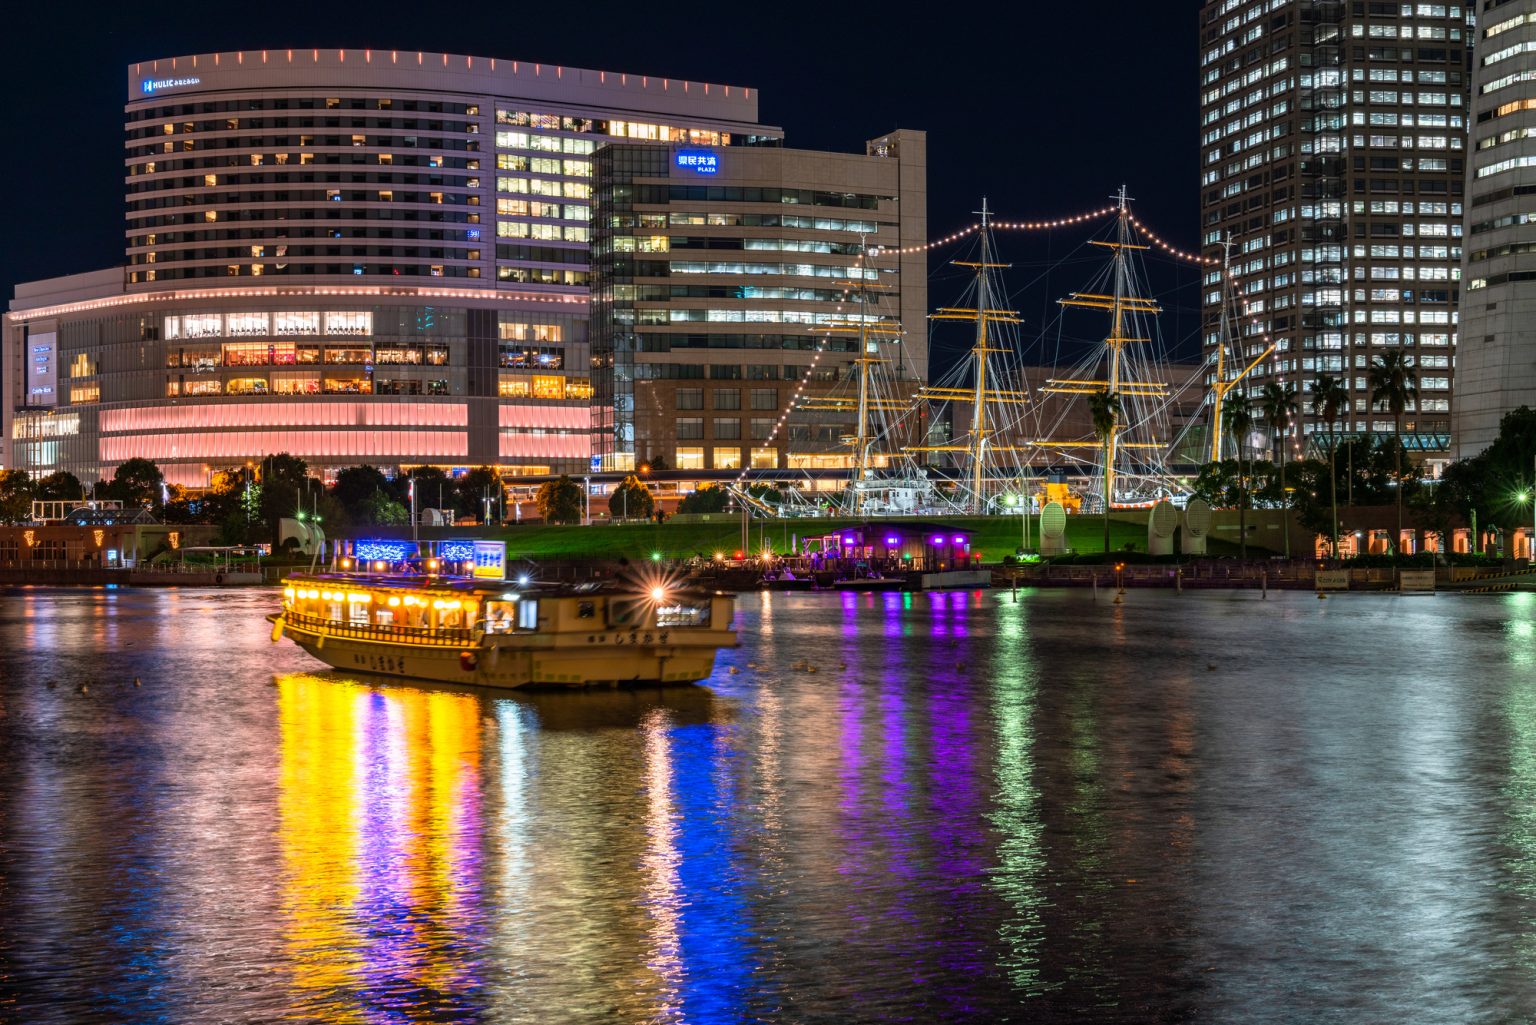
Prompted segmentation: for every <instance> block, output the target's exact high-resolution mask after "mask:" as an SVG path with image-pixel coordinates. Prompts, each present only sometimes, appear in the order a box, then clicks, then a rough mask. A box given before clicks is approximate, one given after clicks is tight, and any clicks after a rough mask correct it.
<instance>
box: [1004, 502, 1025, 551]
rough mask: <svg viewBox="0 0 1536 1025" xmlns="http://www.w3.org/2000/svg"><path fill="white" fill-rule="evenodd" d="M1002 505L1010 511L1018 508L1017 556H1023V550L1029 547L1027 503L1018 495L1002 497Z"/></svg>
mask: <svg viewBox="0 0 1536 1025" xmlns="http://www.w3.org/2000/svg"><path fill="white" fill-rule="evenodd" d="M1003 504H1004V505H1006V506H1008V508H1010V509H1012V508H1013V507H1014V506H1018V507H1019V554H1020V555H1022V554H1024V549H1026V548H1028V547H1029V535H1028V533H1027V531H1028V530H1029V501H1028V500H1027V499H1023V498H1020V497H1019V496H1018V495H1005V496H1003Z"/></svg>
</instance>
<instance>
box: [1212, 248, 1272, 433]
mask: <svg viewBox="0 0 1536 1025" xmlns="http://www.w3.org/2000/svg"><path fill="white" fill-rule="evenodd" d="M1234 245H1236V242H1235V241H1234V240H1233V238H1232V235H1231V233H1230V232H1229V233H1228V234H1227V237H1226V238H1225V239H1223V240H1222V242H1221V247H1222V257H1221V321H1220V326H1219V328H1218V331H1217V336H1216V379H1215V381H1213V382H1212V383H1211V462H1213V463H1215V462H1219V461H1220V460H1221V441H1222V438H1221V434H1222V422H1221V406H1222V403H1223V402H1225V401H1226V398H1227V393H1228V392H1230V391H1232V389H1234V388H1236V387H1237V386H1238V384H1239V382H1241V381H1242V380H1243V378H1245V377H1247V376H1248V375H1249V373H1251V372H1252V371H1253V368H1254V367H1256V366H1258V365H1259V364H1260V363H1261V362H1263V361H1264V359H1265V358H1266V357H1268V356H1269V354H1270V353H1272V352H1274V351H1275V346H1274V344H1273V343H1271V344H1270V345H1269V347H1268V348H1266V349H1265V350H1264V351H1263V352H1261V353H1259V355H1258V356H1257V357H1256V358H1255V359H1254V360H1253V362H1251V363H1249V364H1248V365H1247V366H1246V367H1244V368H1243V371H1242V373H1240V374H1238V375H1237V376H1236V377H1234V378H1232V380H1230V381H1228V380H1227V379H1226V352H1227V347H1228V346H1229V345H1230V346H1231V347H1232V355H1233V356H1234V357H1237V358H1238V359H1241V357H1242V346H1241V345H1240V344H1239V342H1238V337H1237V325H1236V324H1234V323H1233V318H1232V306H1233V304H1234V303H1235V302H1236V301H1237V296H1236V294H1235V293H1234V292H1233V289H1232V285H1233V279H1232V247H1233V246H1234ZM1234 362H1236V361H1235V360H1234ZM1238 444H1239V445H1241V444H1242V439H1241V438H1239V439H1238Z"/></svg>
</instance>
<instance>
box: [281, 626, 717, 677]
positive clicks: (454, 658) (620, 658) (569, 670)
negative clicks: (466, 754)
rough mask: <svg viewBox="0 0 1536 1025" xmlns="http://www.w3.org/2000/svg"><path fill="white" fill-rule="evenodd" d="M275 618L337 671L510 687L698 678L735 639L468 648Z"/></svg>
mask: <svg viewBox="0 0 1536 1025" xmlns="http://www.w3.org/2000/svg"><path fill="white" fill-rule="evenodd" d="M270 618H271V619H272V621H273V624H274V626H273V639H274V640H276V639H278V637H280V636H286V637H287V638H288V639H289V640H291V641H293V643H295V644H297V645H298V646H299V647H300V648H302V649H303V650H304V651H305V652H307V653H308V654H309V655H310V656H312V657H313V658H316V659H318V660H319V661H321V662H324V663H325V664H326V665H328V666H331V667H332V668H334V669H339V670H343V671H346V672H358V673H373V674H378V675H382V676H392V677H396V678H399V679H403V680H433V681H436V682H439V683H453V684H462V685H468V686H478V687H492V688H499V689H507V690H514V689H517V688H522V687H542V688H560V687H574V688H581V687H601V686H610V687H611V686H620V685H628V686H634V685H661V684H688V683H697V682H699V681H700V680H705V679H708V678H709V676H710V675H711V674H712V673H713V672H714V668H715V653H716V651H717V650H718V649H719V648H721V647H732V646H734V644H735V636H734V634H732V633H731V632H730V631H710V632H709V634H708V635H707V636H697V635H696V636H692V637H690V638H688V640H689V642H691V643H681V644H678V643H670V644H659V643H646V638H647V636H654V634H651V635H647V634H639V635H635V634H625V633H612V632H609V633H600V634H591V635H586V636H585V637H582V638H572V639H571V642H567V643H560V644H545V645H540V646H512V645H509V644H505V643H496V641H495V640H490V641H482V642H481V643H479V644H473V645H468V646H465V647H455V646H448V645H416V644H396V643H390V642H388V641H381V640H372V639H366V638H358V637H343V636H336V635H334V634H326V633H322V632H317V631H314V630H310V629H306V628H303V627H299V626H296V625H294V624H291V623H285V622H284V621H283V620H282V617H279V616H273V617H270ZM632 637H633V638H634V640H633V641H631V638H632ZM562 640H564V639H562ZM581 641H585V642H586V643H579V642H581Z"/></svg>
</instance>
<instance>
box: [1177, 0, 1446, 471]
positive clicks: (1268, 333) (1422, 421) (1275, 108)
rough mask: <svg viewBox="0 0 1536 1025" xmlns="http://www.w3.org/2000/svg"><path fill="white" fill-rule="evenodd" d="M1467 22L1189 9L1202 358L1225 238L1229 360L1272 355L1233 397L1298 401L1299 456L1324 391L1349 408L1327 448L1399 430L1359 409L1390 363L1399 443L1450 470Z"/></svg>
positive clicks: (1224, 1) (1439, 14) (1274, 9)
mask: <svg viewBox="0 0 1536 1025" xmlns="http://www.w3.org/2000/svg"><path fill="white" fill-rule="evenodd" d="M1472 14H1473V12H1472V10H1471V9H1470V8H1469V7H1467V6H1466V5H1463V4H1442V3H1382V2H1375V0H1372V2H1360V0H1209V2H1208V3H1207V4H1206V5H1205V7H1204V8H1203V10H1202V11H1201V16H1200V43H1201V47H1200V49H1201V57H1200V83H1201V103H1200V117H1201V149H1200V154H1201V176H1200V187H1201V192H1200V212H1201V243H1202V246H1203V248H1202V252H1203V253H1204V254H1205V255H1206V256H1207V257H1208V258H1210V259H1211V260H1212V261H1213V264H1212V266H1211V267H1210V268H1209V269H1208V270H1207V272H1206V275H1205V278H1204V289H1203V298H1202V305H1203V308H1204V312H1205V317H1204V323H1205V325H1206V326H1205V348H1206V352H1207V354H1208V355H1211V356H1212V357H1214V353H1215V349H1216V346H1217V345H1218V344H1219V342H1220V338H1221V330H1220V322H1221V310H1222V291H1223V290H1222V287H1221V284H1222V282H1221V275H1222V273H1223V272H1222V270H1221V265H1222V260H1223V257H1224V255H1225V250H1224V245H1225V243H1226V242H1228V240H1230V241H1231V243H1232V247H1231V256H1230V266H1231V274H1232V275H1233V279H1234V280H1233V286H1234V288H1233V291H1234V292H1235V296H1236V301H1237V303H1238V305H1239V312H1240V316H1239V317H1238V318H1237V320H1236V325H1237V338H1236V339H1234V340H1233V343H1232V345H1231V348H1229V350H1228V356H1229V357H1231V356H1236V357H1238V358H1240V359H1241V363H1240V364H1239V365H1240V366H1242V365H1246V364H1247V362H1248V361H1249V360H1252V359H1254V358H1256V357H1259V356H1260V354H1261V353H1263V352H1264V351H1265V349H1266V348H1267V346H1268V345H1269V344H1270V342H1273V344H1274V346H1275V349H1274V352H1273V353H1272V354H1270V355H1269V356H1268V357H1267V358H1265V359H1263V360H1261V361H1260V363H1259V365H1258V366H1257V367H1256V368H1255V369H1254V371H1253V373H1252V374H1251V375H1250V376H1249V378H1248V379H1247V380H1246V381H1245V384H1244V390H1246V391H1247V393H1248V394H1249V395H1252V394H1254V393H1255V392H1256V391H1257V390H1258V389H1260V388H1262V387H1263V386H1264V385H1265V384H1266V383H1269V382H1280V383H1289V384H1292V385H1294V386H1295V387H1296V389H1297V391H1298V393H1299V394H1300V397H1301V400H1302V416H1301V417H1300V418H1299V421H1300V422H1299V424H1296V425H1293V426H1292V428H1291V429H1290V434H1291V437H1290V438H1289V439H1288V440H1287V442H1286V443H1287V444H1289V445H1292V446H1294V448H1293V449H1292V452H1291V454H1292V455H1294V454H1296V451H1297V450H1304V448H1305V444H1304V439H1305V437H1306V436H1307V435H1310V434H1312V433H1313V432H1314V431H1321V430H1326V429H1327V428H1326V427H1325V426H1324V425H1322V424H1321V423H1320V422H1319V420H1318V419H1317V417H1316V416H1315V411H1314V410H1313V409H1312V407H1311V403H1310V400H1309V385H1310V383H1311V382H1312V381H1313V380H1314V379H1315V378H1316V377H1317V375H1318V374H1320V373H1326V374H1333V375H1336V376H1338V377H1339V378H1340V379H1341V380H1342V381H1343V383H1344V385H1345V386H1346V387H1347V388H1348V389H1349V392H1350V397H1351V401H1350V412H1349V414H1348V415H1347V416H1346V418H1345V419H1344V420H1342V421H1341V422H1340V423H1339V424H1338V425H1337V429H1338V430H1339V431H1342V432H1345V433H1357V432H1366V431H1376V432H1381V433H1391V432H1392V431H1393V430H1394V424H1393V422H1392V417H1391V416H1390V415H1388V414H1387V413H1385V412H1384V411H1381V410H1379V409H1372V407H1371V402H1370V387H1369V384H1368V377H1369V373H1370V366H1371V364H1372V363H1373V362H1374V361H1375V359H1376V357H1378V356H1380V355H1381V354H1383V353H1385V352H1388V351H1390V350H1394V349H1396V350H1401V351H1404V352H1407V353H1408V354H1409V355H1410V356H1411V357H1412V360H1413V363H1414V368H1415V373H1416V375H1417V384H1418V388H1419V400H1418V402H1417V404H1416V407H1415V408H1413V409H1411V410H1410V412H1409V415H1408V417H1407V418H1406V419H1405V422H1404V425H1403V435H1404V436H1403V441H1404V444H1405V445H1407V446H1408V448H1409V449H1410V451H1416V452H1419V453H1422V455H1423V457H1424V458H1425V459H1427V460H1431V461H1434V460H1437V459H1438V460H1444V459H1445V458H1446V457H1447V454H1448V444H1449V430H1450V409H1451V379H1452V367H1453V365H1454V362H1455V359H1454V355H1455V351H1456V349H1455V347H1456V330H1457V329H1456V308H1457V307H1456V303H1457V286H1458V280H1457V279H1458V276H1459V273H1460V267H1461V231H1462V212H1463V202H1462V190H1463V179H1464V176H1465V172H1466V138H1467V88H1468V52H1469V47H1470V44H1471V29H1470V28H1469V25H1470V23H1471V21H1472ZM1211 366H1212V367H1213V368H1214V358H1213V359H1212V364H1211ZM1213 375H1214V370H1213V369H1212V370H1211V371H1210V373H1209V374H1208V378H1210V377H1212V376H1213ZM1298 432H1299V433H1298Z"/></svg>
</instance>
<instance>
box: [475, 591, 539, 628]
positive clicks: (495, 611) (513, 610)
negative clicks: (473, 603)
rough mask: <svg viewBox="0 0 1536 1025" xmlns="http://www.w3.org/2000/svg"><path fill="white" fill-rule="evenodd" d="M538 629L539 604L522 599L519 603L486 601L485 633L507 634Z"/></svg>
mask: <svg viewBox="0 0 1536 1025" xmlns="http://www.w3.org/2000/svg"><path fill="white" fill-rule="evenodd" d="M538 628H539V603H538V602H537V601H532V600H530V599H527V598H524V599H522V600H521V601H488V602H486V603H485V632H486V633H488V634H509V633H512V632H513V631H515V630H537V629H538Z"/></svg>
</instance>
